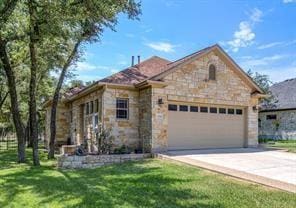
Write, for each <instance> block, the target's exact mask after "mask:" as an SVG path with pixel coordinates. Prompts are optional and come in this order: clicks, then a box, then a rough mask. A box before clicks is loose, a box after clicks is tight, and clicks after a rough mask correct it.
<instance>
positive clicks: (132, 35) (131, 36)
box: [125, 33, 136, 38]
mask: <svg viewBox="0 0 296 208" xmlns="http://www.w3.org/2000/svg"><path fill="white" fill-rule="evenodd" d="M125 36H126V37H128V38H134V37H136V36H135V34H133V33H126V34H125Z"/></svg>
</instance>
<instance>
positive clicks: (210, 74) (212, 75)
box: [209, 64, 216, 80]
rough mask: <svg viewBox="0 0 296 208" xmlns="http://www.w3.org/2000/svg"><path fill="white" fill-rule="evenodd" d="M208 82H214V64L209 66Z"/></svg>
mask: <svg viewBox="0 0 296 208" xmlns="http://www.w3.org/2000/svg"><path fill="white" fill-rule="evenodd" d="M209 80H216V67H215V65H214V64H211V65H210V66H209Z"/></svg>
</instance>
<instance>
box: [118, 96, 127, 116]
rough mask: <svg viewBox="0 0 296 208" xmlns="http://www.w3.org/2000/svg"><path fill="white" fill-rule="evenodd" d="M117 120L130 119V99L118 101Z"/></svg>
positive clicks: (119, 99)
mask: <svg viewBox="0 0 296 208" xmlns="http://www.w3.org/2000/svg"><path fill="white" fill-rule="evenodd" d="M116 118H122V119H128V99H125V98H117V99H116Z"/></svg>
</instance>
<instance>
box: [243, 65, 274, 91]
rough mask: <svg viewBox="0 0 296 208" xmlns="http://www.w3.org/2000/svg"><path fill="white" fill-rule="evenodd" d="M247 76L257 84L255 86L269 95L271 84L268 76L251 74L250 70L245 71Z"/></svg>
mask: <svg viewBox="0 0 296 208" xmlns="http://www.w3.org/2000/svg"><path fill="white" fill-rule="evenodd" d="M247 74H248V75H249V76H250V77H251V78H252V79H253V80H254V81H255V82H256V83H257V85H258V86H259V87H260V88H261V89H262V90H263V91H264V92H265V93H269V92H270V91H269V87H270V86H271V84H272V82H271V80H270V78H269V76H268V75H266V74H260V73H258V72H255V73H254V72H252V70H251V69H249V70H248V71H247Z"/></svg>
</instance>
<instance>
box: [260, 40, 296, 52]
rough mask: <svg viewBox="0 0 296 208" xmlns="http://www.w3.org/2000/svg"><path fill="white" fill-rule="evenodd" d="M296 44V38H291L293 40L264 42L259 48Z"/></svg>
mask: <svg viewBox="0 0 296 208" xmlns="http://www.w3.org/2000/svg"><path fill="white" fill-rule="evenodd" d="M293 44H296V40H291V41H278V42H272V43H267V44H263V45H260V46H258V47H257V49H260V50H262V49H266V48H272V47H275V46H290V45H293Z"/></svg>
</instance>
